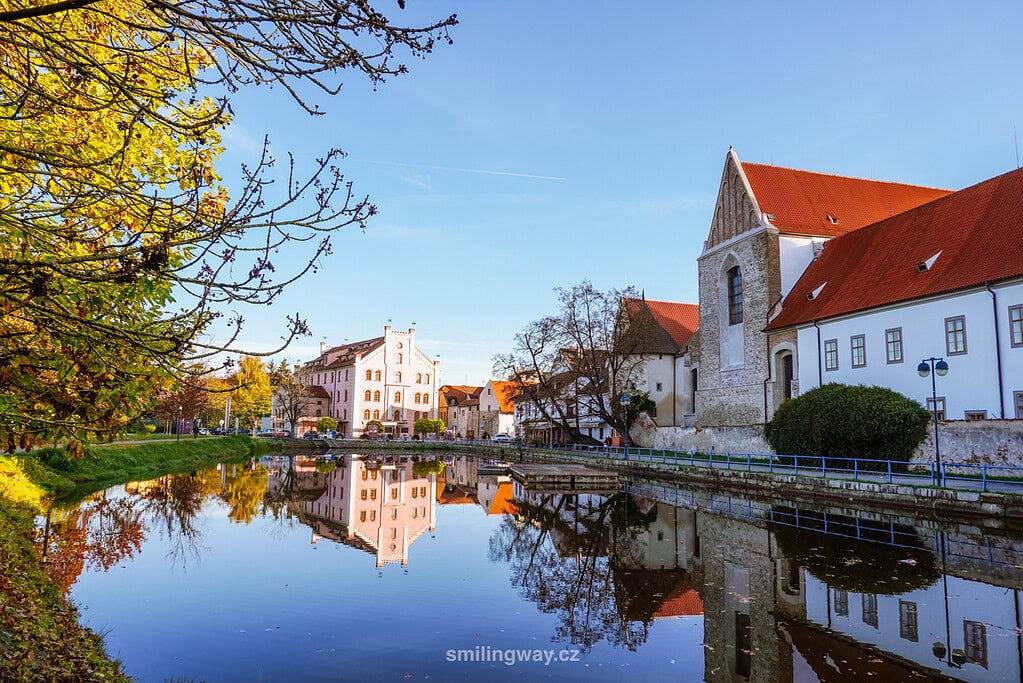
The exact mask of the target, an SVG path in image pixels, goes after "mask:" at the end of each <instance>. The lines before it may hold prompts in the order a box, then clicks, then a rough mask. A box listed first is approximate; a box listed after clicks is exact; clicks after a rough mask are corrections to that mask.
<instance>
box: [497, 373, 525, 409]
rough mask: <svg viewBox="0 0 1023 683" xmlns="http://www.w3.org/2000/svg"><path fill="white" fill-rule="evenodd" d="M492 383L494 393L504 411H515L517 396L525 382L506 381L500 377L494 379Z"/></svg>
mask: <svg viewBox="0 0 1023 683" xmlns="http://www.w3.org/2000/svg"><path fill="white" fill-rule="evenodd" d="M490 383H491V384H492V385H493V387H494V395H495V396H496V397H497V404H498V406H499V407H500V409H501V412H502V413H508V414H510V413H514V412H515V402H514V400H515V397H516V396H518V395H519V392H520V391H521V390H522V387H523V384H522V383H521V382H506V381H502V380H499V379H492V380H490Z"/></svg>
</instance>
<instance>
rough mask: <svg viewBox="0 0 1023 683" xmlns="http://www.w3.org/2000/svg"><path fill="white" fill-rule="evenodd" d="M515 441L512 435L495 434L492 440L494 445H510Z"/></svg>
mask: <svg viewBox="0 0 1023 683" xmlns="http://www.w3.org/2000/svg"><path fill="white" fill-rule="evenodd" d="M514 440H515V437H514V436H512V435H511V434H494V438H492V439H491V441H493V442H494V443H508V442H510V441H514Z"/></svg>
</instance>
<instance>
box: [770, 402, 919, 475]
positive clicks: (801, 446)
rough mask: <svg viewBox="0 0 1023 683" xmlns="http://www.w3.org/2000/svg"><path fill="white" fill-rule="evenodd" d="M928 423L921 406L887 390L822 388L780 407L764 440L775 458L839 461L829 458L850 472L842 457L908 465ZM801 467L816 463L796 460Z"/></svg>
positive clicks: (830, 465) (861, 465) (834, 465)
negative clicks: (792, 457) (774, 453)
mask: <svg viewBox="0 0 1023 683" xmlns="http://www.w3.org/2000/svg"><path fill="white" fill-rule="evenodd" d="M930 419H931V414H930V413H929V412H927V410H926V409H925V408H923V406H921V405H920V404H919V403H917V402H916V401H914V400H913V399H911V398H908V397H906V396H903V395H902V394H900V393H898V392H896V391H892V390H891V389H886V388H884V387H867V386H862V385H856V386H849V385H846V384H825V385H824V386H822V387H818V388H816V389H812V390H810V391H808V392H806V393H805V394H803V395H802V396H799V397H798V398H794V399H791V400H789V401H785V402H784V403H782V404H781V406H779V407H778V410H777V411H776V412H775V414H774V418H773V419H772V420H771V421H770V422H769V423H768V424H767V426H766V427H765V429H764V437H765V438H766V439H767V442H768V443H769V444H770V445H771V448H773V449H774V450H775V452H776V453H778V454H779V455H782V456H785V455H800V456H827V457H829V458H839V460H831V459H829V460H828V463H827V464H828V467H848V468H850V469H851V468H852V466H853V463H852V461H851V460H841V459H844V458H869V459H876V460H897V461H900V462H908V461H909V459H910V458H911V457H912V456H913V453H914V451H915V450H916V449H917V447H918V446H919V445H920V443H921V442H922V441H923V440H924V438H925V437H926V436H927V425H928V422H929V421H930ZM782 460H783V461H785V460H786V458H784V457H783V458H782ZM787 460H791V458H788V459H787ZM804 464H805V465H806V466H807V467H812V466H814V465H815V464H816V465H818V466H819V464H820V461H816V463H815V462H814V461H812V460H808V459H804V458H800V459H799V465H800V466H803V465H804ZM860 467H861V469H866V468H865V467H863V463H861V464H860Z"/></svg>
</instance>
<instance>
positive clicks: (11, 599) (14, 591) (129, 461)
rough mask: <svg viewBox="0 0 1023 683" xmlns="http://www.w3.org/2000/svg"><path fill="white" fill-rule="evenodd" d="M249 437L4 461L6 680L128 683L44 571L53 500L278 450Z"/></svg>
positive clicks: (0, 500)
mask: <svg viewBox="0 0 1023 683" xmlns="http://www.w3.org/2000/svg"><path fill="white" fill-rule="evenodd" d="M278 446H279V443H277V442H274V441H267V440H253V439H249V438H248V437H247V436H234V437H221V438H209V439H182V440H181V441H180V442H179V441H158V442H148V443H143V444H131V445H111V446H103V447H95V448H93V449H91V450H90V452H89V453H88V454H87V455H86V456H84V457H82V458H79V459H76V460H71V461H69V460H67V459H66V458H64V456H63V451H62V450H59V449H42V450H39V451H33V452H32V453H29V454H27V455H19V456H0V680H3V681H39V680H46V681H49V680H72V681H85V680H88V681H128V680H130V679H129V678H128V677H127V676H125V675H124V674H123V673H122V672H121V671H120V664H119V663H118V662H117V661H113V660H111V659H109V658H108V657H107V655H106V653H105V652H104V650H103V643H102V641H101V639H100V638H99V636H97V635H95V634H94V633H92V632H91V631H89V630H88V629H85V628H82V627H81V626H79V624H78V621H77V612H76V610H75V608H74V607H73V606H72V605H71V604H70V603H69V602H68V601H67V600H66V599H65V598H64V596H63V595H62V593H61V591H60V589H59V588H58V586H57V585H56V584H55V583H53V582H52V581H51V580H50V578H49V577H48V576H47V575H46V574H45V572H44V571H43V569H42V567H41V565H40V562H39V555H38V553H37V551H36V549H35V546H34V543H33V540H34V538H35V524H34V517H35V515H37V514H39V513H40V512H42V511H43V510H44V509H45V506H46V505H47V504H48V502H49V500H50V499H52V498H54V497H57V496H60V497H67V496H69V495H71V494H74V493H82V494H84V493H86V492H89V491H95V490H99V489H101V488H105V487H107V486H111V485H114V484H117V483H123V482H125V481H130V480H139V479H150V478H155V477H158V476H162V475H164V474H170V473H175V472H183V471H189V470H193V469H200V468H204V467H209V466H211V465H214V464H216V463H217V462H223V461H229V460H232V459H237V458H244V457H247V456H251V455H259V454H261V453H265V452H270V451H273V450H276V448H277V447H278Z"/></svg>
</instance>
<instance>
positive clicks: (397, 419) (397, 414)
mask: <svg viewBox="0 0 1023 683" xmlns="http://www.w3.org/2000/svg"><path fill="white" fill-rule="evenodd" d="M394 421H395V422H400V421H401V411H400V410H395V411H394Z"/></svg>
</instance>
